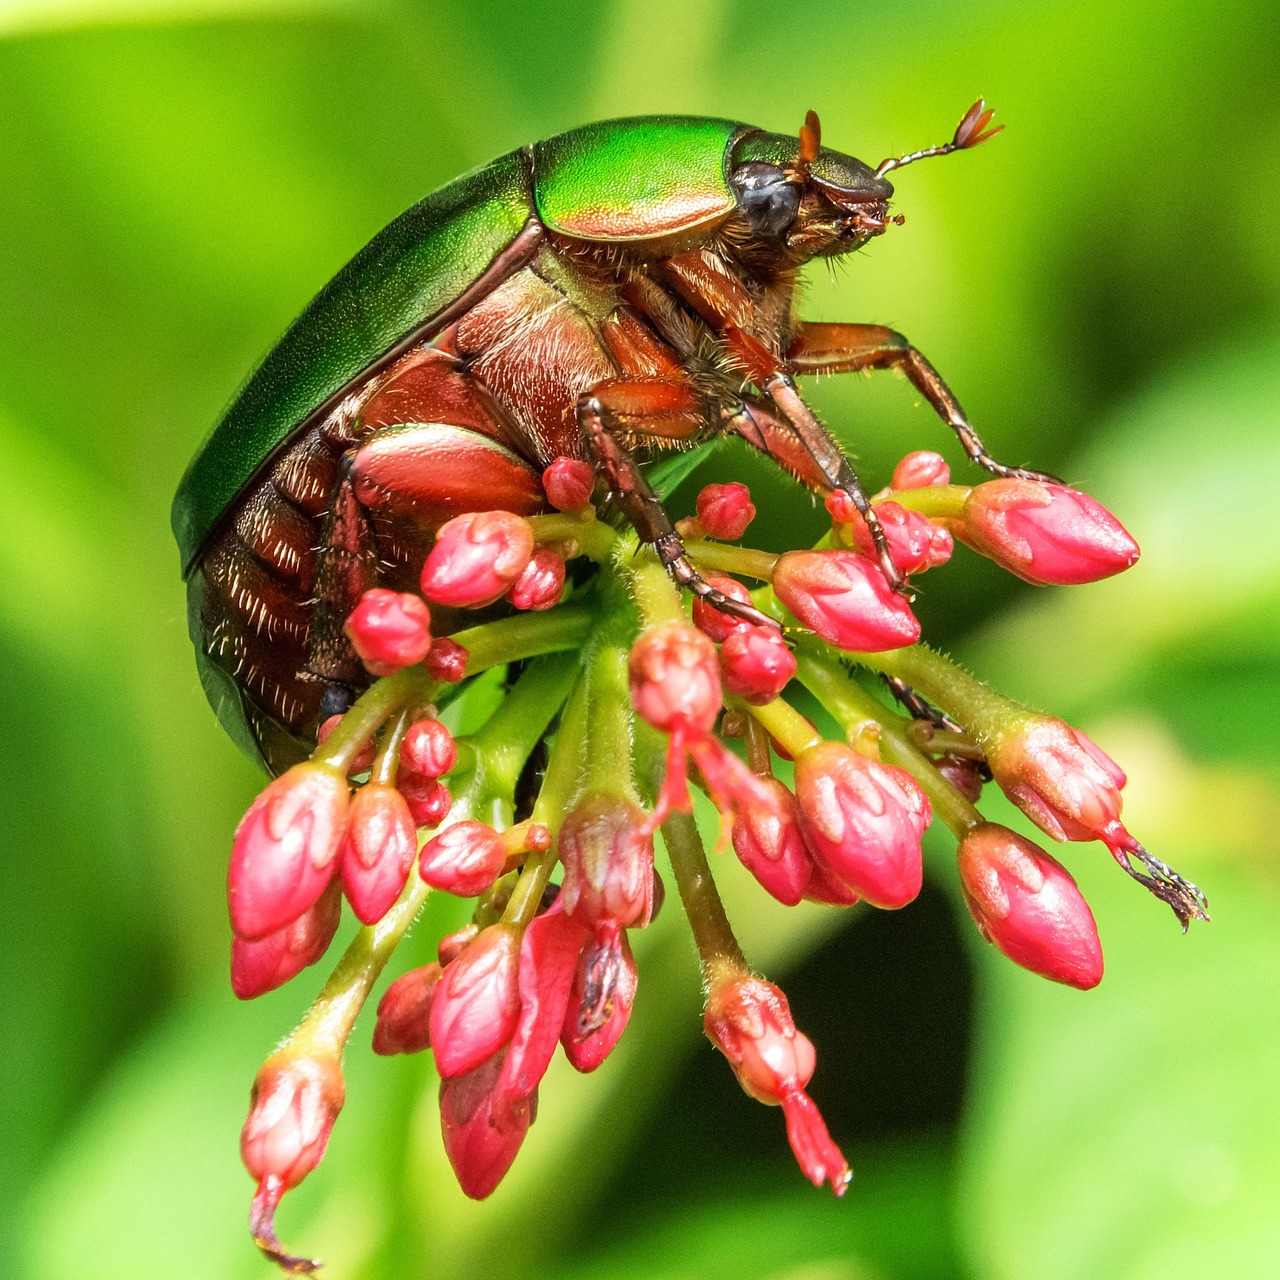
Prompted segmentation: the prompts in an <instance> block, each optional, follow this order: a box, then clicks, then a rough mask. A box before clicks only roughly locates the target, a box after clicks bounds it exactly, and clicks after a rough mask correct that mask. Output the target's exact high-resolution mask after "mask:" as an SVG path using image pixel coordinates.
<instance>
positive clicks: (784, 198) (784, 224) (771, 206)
mask: <svg viewBox="0 0 1280 1280" xmlns="http://www.w3.org/2000/svg"><path fill="white" fill-rule="evenodd" d="M730 182H731V184H732V186H733V190H734V194H735V195H736V196H737V198H738V207H739V208H740V209H741V210H742V212H743V213H745V214H746V215H747V221H748V222H750V223H751V229H752V230H753V231H755V232H756V233H757V234H758V235H762V236H780V235H781V234H782V233H783V232H784V231H786V229H787V228H788V227H789V226H790V225H791V224H792V223H793V222H794V221H795V217H796V211H797V210H798V209H799V208H800V188H799V187H798V186H796V184H795V183H793V182H789V181H788V180H787V175H786V174H785V173H784V172H783V171H782V170H781V169H780V168H778V166H777V165H776V164H766V163H765V162H764V161H762V160H748V161H747V162H746V163H745V164H740V165H739V166H738V167H737V168H736V169H735V170H734V171H733V174H732V176H731V178H730Z"/></svg>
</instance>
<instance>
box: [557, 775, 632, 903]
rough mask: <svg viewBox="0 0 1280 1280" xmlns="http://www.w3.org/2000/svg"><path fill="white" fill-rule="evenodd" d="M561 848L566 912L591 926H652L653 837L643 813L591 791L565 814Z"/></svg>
mask: <svg viewBox="0 0 1280 1280" xmlns="http://www.w3.org/2000/svg"><path fill="white" fill-rule="evenodd" d="M558 847H559V851H560V860H561V861H562V862H563V863H564V881H563V883H562V884H561V886H560V901H561V903H563V904H564V910H565V912H566V914H568V915H570V916H572V917H573V918H574V919H575V920H579V921H581V922H582V923H584V924H587V925H593V924H596V923H598V922H600V921H610V922H612V923H614V924H617V925H621V926H622V927H624V928H632V927H634V926H637V925H645V924H648V923H649V920H650V917H651V915H652V912H653V839H652V837H650V836H648V835H646V834H645V814H644V811H643V810H641V809H640V808H639V807H638V806H636V805H634V804H632V803H631V802H630V801H629V800H626V799H624V798H623V797H621V796H616V795H609V794H607V793H603V792H592V793H589V794H588V795H586V796H584V797H583V798H582V799H581V800H579V801H578V803H577V804H576V805H574V807H573V808H572V809H571V810H570V811H569V813H568V814H567V815H566V816H565V820H564V825H563V826H562V827H561V828H560V838H559V846H558Z"/></svg>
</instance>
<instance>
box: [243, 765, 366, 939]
mask: <svg viewBox="0 0 1280 1280" xmlns="http://www.w3.org/2000/svg"><path fill="white" fill-rule="evenodd" d="M348 796H349V791H348V787H347V780H346V778H344V777H343V776H342V774H341V773H339V772H338V770H337V769H334V768H332V767H331V766H329V765H326V764H319V763H317V762H315V761H311V760H308V761H306V762H305V763H303V764H296V765H294V766H293V768H292V769H290V770H289V771H288V773H284V774H281V776H280V777H278V778H277V779H276V780H275V781H274V782H272V783H271V784H270V785H269V786H268V787H267V788H266V790H264V791H263V792H262V793H261V794H260V795H259V796H258V798H257V799H256V800H255V801H254V802H253V804H252V805H250V806H249V812H248V813H246V814H245V815H244V817H243V818H242V819H241V821H240V825H239V826H238V827H237V828H236V835H235V842H234V844H233V845H232V848H231V866H230V870H229V872H228V876H227V888H228V897H229V901H230V907H231V927H232V929H234V930H235V932H236V934H237V935H238V936H239V937H241V938H244V939H246V940H247V941H250V942H252V941H254V940H256V939H258V938H265V937H267V935H268V934H272V933H278V932H279V931H280V930H281V929H283V928H284V927H285V925H287V924H291V923H292V922H293V921H294V920H296V919H297V918H298V917H299V916H300V915H301V914H302V913H303V912H304V911H306V910H307V908H308V907H310V906H312V905H313V904H314V903H315V902H316V900H317V899H318V898H319V897H320V895H321V894H322V893H323V892H324V891H325V887H326V886H327V885H328V883H329V881H330V880H331V879H332V878H333V872H334V861H335V859H336V858H337V854H338V848H339V845H340V844H341V842H342V832H343V828H344V826H345V824H346V820H347V802H348Z"/></svg>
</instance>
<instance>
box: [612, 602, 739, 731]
mask: <svg viewBox="0 0 1280 1280" xmlns="http://www.w3.org/2000/svg"><path fill="white" fill-rule="evenodd" d="M627 671H628V676H629V678H630V683H631V702H632V705H633V706H634V707H635V709H636V711H637V712H638V713H639V715H640V717H641V719H643V720H645V721H647V722H648V723H649V724H651V725H652V726H653V727H654V728H655V729H661V730H662V731H663V732H664V733H671V732H672V731H673V730H675V729H682V730H689V731H692V732H694V733H707V732H709V731H710V729H711V726H712V725H714V724H715V722H716V716H717V715H718V714H719V713H720V707H721V705H722V699H721V694H720V664H719V662H718V660H717V657H716V648H715V645H713V644H712V643H711V641H710V640H709V639H708V638H707V637H706V636H705V635H703V634H702V632H701V631H699V630H698V629H697V627H691V626H689V624H688V623H684V622H666V623H662V624H661V625H659V626H656V627H650V628H649V629H648V630H647V631H644V632H642V633H641V635H640V638H639V639H638V640H637V641H636V642H635V644H634V645H633V646H632V648H631V656H630V658H629V660H628V664H627Z"/></svg>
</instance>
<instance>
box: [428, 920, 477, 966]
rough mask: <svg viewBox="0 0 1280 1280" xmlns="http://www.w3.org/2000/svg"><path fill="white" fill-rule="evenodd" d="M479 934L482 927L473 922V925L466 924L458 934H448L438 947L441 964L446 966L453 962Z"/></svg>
mask: <svg viewBox="0 0 1280 1280" xmlns="http://www.w3.org/2000/svg"><path fill="white" fill-rule="evenodd" d="M479 932H480V926H479V925H478V924H476V923H475V922H474V921H473V922H472V923H471V924H464V925H463V926H462V928H461V929H459V930H458V931H457V932H456V933H446V934H445V935H444V937H443V938H441V939H440V941H439V943H438V944H437V946H436V956H437V957H438V959H439V961H440V963H441V964H442V965H444V964H449V963H450V962H451V961H453V960H454V959H455V958H456V957H457V956H459V955H460V954H461V953H462V949H463V947H465V946H466V945H467V944H468V943H469V942H470V941H471V939H472V938H474V937H475V936H476V934H478V933H479Z"/></svg>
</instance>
